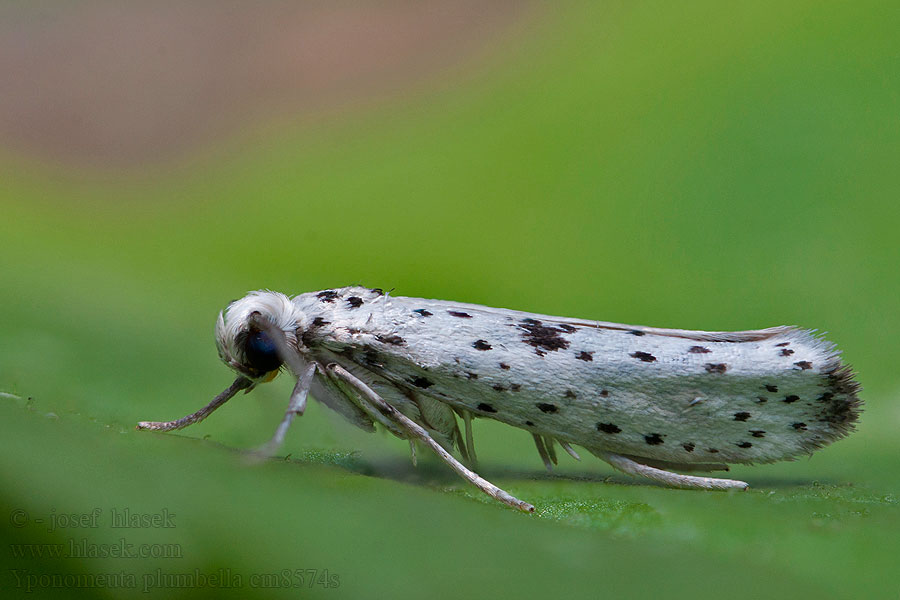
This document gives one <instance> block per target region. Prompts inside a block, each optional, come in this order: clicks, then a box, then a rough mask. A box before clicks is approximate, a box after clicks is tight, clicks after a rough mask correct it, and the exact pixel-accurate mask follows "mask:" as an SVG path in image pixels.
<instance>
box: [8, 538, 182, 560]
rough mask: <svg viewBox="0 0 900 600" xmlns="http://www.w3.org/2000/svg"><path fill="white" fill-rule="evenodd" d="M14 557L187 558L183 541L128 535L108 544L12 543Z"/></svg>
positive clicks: (77, 541) (76, 541)
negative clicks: (144, 540)
mask: <svg viewBox="0 0 900 600" xmlns="http://www.w3.org/2000/svg"><path fill="white" fill-rule="evenodd" d="M9 551H10V554H11V555H12V557H13V558H184V549H183V548H182V547H181V544H175V543H171V544H132V543H131V542H129V541H128V540H126V539H125V538H119V540H118V541H117V542H114V543H111V544H106V543H97V542H89V541H88V540H87V538H81V539H75V538H69V539H68V540H67V541H66V542H65V543H62V544H10V545H9Z"/></svg>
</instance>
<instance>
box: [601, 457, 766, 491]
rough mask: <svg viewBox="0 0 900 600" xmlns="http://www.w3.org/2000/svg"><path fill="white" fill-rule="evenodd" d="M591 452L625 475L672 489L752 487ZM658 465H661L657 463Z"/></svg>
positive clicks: (738, 482) (740, 488)
mask: <svg viewBox="0 0 900 600" xmlns="http://www.w3.org/2000/svg"><path fill="white" fill-rule="evenodd" d="M591 452H592V453H593V454H594V455H595V456H597V457H598V458H600V459H602V460H605V461H606V462H608V463H609V464H611V465H612V466H613V467H615V468H616V469H618V470H620V471H622V472H623V473H628V474H629V475H636V476H640V477H646V478H647V479H652V480H653V481H658V482H660V483H663V484H665V485H668V486H671V487H676V488H683V489H700V490H746V489H747V488H749V487H750V485H749V484H747V483H746V482H744V481H737V480H735V479H719V478H717V477H698V476H696V475H682V474H681V473H673V472H671V471H666V470H664V469H660V468H657V467H652V466H650V465H646V464H643V463H640V462H638V461H637V460H635V458H632V457H628V456H623V455H621V454H615V453H613V452H605V451H603V450H591ZM654 462H656V461H654ZM657 464H659V463H658V462H657ZM710 466H713V465H710ZM716 466H717V465H716Z"/></svg>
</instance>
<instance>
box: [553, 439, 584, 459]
mask: <svg viewBox="0 0 900 600" xmlns="http://www.w3.org/2000/svg"><path fill="white" fill-rule="evenodd" d="M556 441H557V442H559V445H560V446H562V449H563V450H565V451H566V452H568V453H569V456H571V457H572V458H574V459H575V460H581V457H580V456H578V453H577V452H575V449H574V448H572V446H570V445H569V443H568V442H564V441H562V440H556Z"/></svg>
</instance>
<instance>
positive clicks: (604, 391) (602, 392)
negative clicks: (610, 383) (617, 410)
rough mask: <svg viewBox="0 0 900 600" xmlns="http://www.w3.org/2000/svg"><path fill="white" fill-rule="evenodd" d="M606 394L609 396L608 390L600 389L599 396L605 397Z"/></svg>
mask: <svg viewBox="0 0 900 600" xmlns="http://www.w3.org/2000/svg"><path fill="white" fill-rule="evenodd" d="M607 396H609V390H600V397H601V398H606V397H607Z"/></svg>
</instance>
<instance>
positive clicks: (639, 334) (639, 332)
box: [628, 329, 647, 337]
mask: <svg viewBox="0 0 900 600" xmlns="http://www.w3.org/2000/svg"><path fill="white" fill-rule="evenodd" d="M628 333H630V334H631V335H636V336H638V337H640V336H642V335H647V334H646V333H644V332H643V331H641V330H640V329H632V330H631V331H629V332H628Z"/></svg>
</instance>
